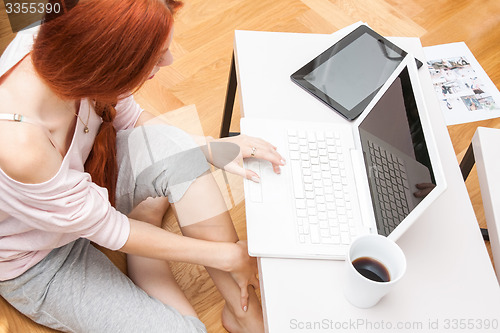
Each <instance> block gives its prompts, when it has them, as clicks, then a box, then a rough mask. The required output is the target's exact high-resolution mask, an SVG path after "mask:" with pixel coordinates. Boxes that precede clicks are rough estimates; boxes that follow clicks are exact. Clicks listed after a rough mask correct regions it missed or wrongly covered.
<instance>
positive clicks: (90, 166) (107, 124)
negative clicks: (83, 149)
mask: <svg viewBox="0 0 500 333" xmlns="http://www.w3.org/2000/svg"><path fill="white" fill-rule="evenodd" d="M115 105H116V103H113V104H109V103H102V102H99V101H96V102H95V104H94V109H95V112H96V114H97V115H98V116H99V117H101V118H102V124H101V127H100V128H99V132H98V133H97V136H96V138H95V141H94V146H93V147H92V151H91V152H90V155H89V157H88V159H87V162H85V171H86V172H88V173H90V174H91V175H92V181H93V182H94V183H96V184H97V185H99V186H101V187H105V188H106V189H107V190H108V195H109V202H111V205H113V206H115V199H116V179H117V176H118V166H117V162H116V129H115V128H114V126H113V120H114V119H115V116H116V110H115Z"/></svg>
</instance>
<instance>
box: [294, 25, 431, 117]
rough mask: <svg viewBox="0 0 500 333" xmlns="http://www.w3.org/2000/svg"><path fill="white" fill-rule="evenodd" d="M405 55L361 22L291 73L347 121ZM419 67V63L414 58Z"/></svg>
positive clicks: (377, 88)
mask: <svg viewBox="0 0 500 333" xmlns="http://www.w3.org/2000/svg"><path fill="white" fill-rule="evenodd" d="M406 55H407V53H406V52H405V51H403V50H402V49H401V48H399V47H398V46H396V45H395V44H393V43H391V42H390V41H388V40H387V39H385V38H384V37H382V36H381V35H379V34H378V33H376V32H375V31H373V30H372V29H370V28H369V27H367V26H366V25H361V26H359V27H358V28H356V29H355V30H354V31H352V32H351V33H350V34H348V35H347V36H346V37H344V38H343V39H341V40H340V41H339V42H337V43H336V44H334V45H333V46H332V47H330V48H329V49H327V50H326V51H324V52H323V53H321V54H320V55H319V56H317V57H316V58H314V59H313V60H311V61H310V62H309V63H308V64H306V65H305V66H304V67H302V68H301V69H299V70H298V71H296V72H295V73H293V74H292V75H291V79H292V81H294V82H295V83H297V84H298V85H299V86H300V87H302V88H304V89H305V90H306V91H308V92H309V93H311V94H312V95H314V96H315V97H317V98H319V99H320V100H321V101H323V102H324V103H325V104H326V105H328V106H330V107H331V108H333V109H334V110H335V111H337V112H339V113H340V114H341V115H342V116H344V117H345V118H347V119H349V120H353V119H355V118H356V117H358V116H359V115H360V114H361V113H362V112H363V111H364V109H365V108H366V106H367V105H368V104H369V103H370V101H371V99H372V98H373V97H374V96H375V94H376V93H377V92H378V91H379V90H380V88H381V87H382V86H383V85H384V83H385V82H386V80H387V79H388V78H389V76H391V74H392V73H393V72H394V70H395V69H396V67H398V65H399V64H400V63H401V61H402V60H403V59H404V57H405V56H406ZM417 65H418V67H420V66H421V65H422V63H421V62H420V61H418V60H417Z"/></svg>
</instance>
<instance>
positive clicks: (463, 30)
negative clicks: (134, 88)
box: [0, 0, 500, 333]
mask: <svg viewBox="0 0 500 333" xmlns="http://www.w3.org/2000/svg"><path fill="white" fill-rule="evenodd" d="M360 20H361V21H365V22H367V23H368V24H369V25H370V26H371V27H373V28H374V29H375V30H376V31H378V32H379V33H381V34H383V35H387V36H411V37H420V39H421V41H422V44H423V45H424V46H428V45H435V44H443V43H449V42H458V41H464V42H466V44H467V45H468V46H469V48H470V49H471V51H472V52H473V54H474V55H475V56H476V58H477V60H478V61H479V63H480V64H481V65H482V66H483V68H484V69H485V71H486V73H487V74H488V75H489V76H490V78H491V79H492V80H493V82H494V83H495V84H496V86H497V88H500V65H499V60H498V59H500V1H498V0H261V1H255V0H231V1H228V0H212V1H206V0H186V1H185V6H184V8H183V9H182V10H181V12H180V13H179V14H178V17H177V20H176V25H175V37H174V41H173V44H172V50H173V54H174V57H175V63H174V64H173V65H172V66H171V67H170V68H165V69H162V70H161V72H160V73H159V74H158V75H157V76H156V77H155V79H154V80H152V81H151V82H149V83H147V84H146V85H145V87H144V88H143V89H142V90H141V91H140V92H138V93H137V96H136V99H137V101H139V102H140V103H141V105H142V106H143V107H144V108H146V109H148V110H150V111H153V112H156V113H157V114H162V113H166V112H167V111H171V110H175V109H178V108H180V107H183V106H188V105H193V104H194V105H195V106H196V109H197V111H198V113H197V114H196V113H193V107H191V108H186V109H183V110H182V111H179V112H177V113H170V115H171V116H172V117H173V118H174V119H176V120H177V121H179V124H180V125H184V126H185V125H186V123H189V128H188V129H193V130H194V131H198V132H199V131H203V132H204V133H205V135H211V136H214V137H216V136H218V133H219V128H220V122H221V117H222V108H223V103H224V96H225V90H226V82H227V77H228V70H229V65H230V59H231V53H232V46H233V32H234V30H235V29H241V30H264V31H284V32H301V33H325V34H329V33H332V32H334V31H336V30H337V29H339V28H342V27H344V26H346V25H349V24H351V23H354V22H357V21H360ZM13 36H14V35H13V34H12V33H11V31H10V27H9V24H8V19H7V16H6V14H5V10H4V7H3V2H0V52H3V50H4V49H5V47H6V45H7V44H8V42H9V41H10V40H11V39H12V38H13ZM236 104H238V103H236ZM238 112H239V110H238V107H237V108H236V114H235V115H234V119H235V121H234V122H233V124H232V128H231V129H232V130H233V131H238V118H239V113H238ZM186 117H188V118H189V121H186V120H185V119H186ZM198 119H199V120H198ZM477 126H491V127H500V121H499V120H498V119H496V120H490V121H482V122H478V123H470V124H466V125H456V126H452V127H450V128H449V132H450V135H451V138H452V142H453V145H454V148H455V152H456V155H457V159H458V160H460V158H461V156H462V155H463V154H464V152H465V149H466V148H467V146H468V144H469V142H470V139H471V138H472V135H473V133H474V131H475V129H476V127H477ZM217 177H218V178H219V179H222V178H221V175H217ZM230 183H231V187H230V188H229V189H226V186H225V185H224V182H223V181H221V189H222V190H223V191H224V192H225V193H226V195H227V193H231V194H232V196H227V198H228V199H227V202H228V207H229V208H230V209H231V210H230V212H231V215H232V217H233V220H234V223H235V225H236V228H237V231H238V233H239V235H240V237H241V238H245V237H246V235H245V215H244V203H243V202H242V194H241V179H236V180H235V179H234V178H232V179H231V182H230ZM467 187H468V190H469V193H470V196H471V200H472V203H473V206H474V209H475V211H476V213H477V217H478V221H479V224H480V225H482V226H484V224H485V222H484V213H483V211H482V208H481V205H482V203H481V197H480V192H479V186H478V182H477V176H476V173H475V170H473V171H472V173H471V176H470V177H469V179H468V180H467ZM165 223H166V225H167V226H166V227H169V228H172V230H176V228H175V221H174V219H173V217H172V216H168V218H167V219H166V221H165ZM112 255H113V256H115V258H117V261H118V262H120V264H119V266H120V268H121V269H122V270H125V269H126V267H124V265H123V261H122V260H121V259H122V258H121V256H120V255H119V254H112ZM173 267H174V270H175V272H176V277H177V278H178V281H179V283H180V285H181V286H182V288H184V290H185V292H186V294H187V296H188V298H189V299H190V300H191V301H192V303H193V304H194V306H195V309H196V310H197V312H198V313H199V316H200V318H201V320H202V321H203V322H205V323H206V325H207V328H208V330H209V332H225V330H224V329H223V327H222V325H221V323H220V313H221V310H222V306H223V302H222V299H221V297H220V295H219V294H218V292H217V290H216V289H215V288H214V286H213V283H212V282H211V280H210V279H209V278H208V275H207V273H206V272H205V270H204V269H203V268H202V267H197V266H191V265H185V264H174V265H173ZM290 297H293V291H291V295H290ZM49 331H50V330H48V329H45V328H41V327H39V326H37V325H36V324H34V323H32V322H31V321H30V320H28V319H26V318H25V317H23V316H22V315H20V314H19V313H18V312H17V311H16V310H14V309H13V308H11V307H10V306H9V305H7V304H6V303H5V301H4V300H3V299H1V298H0V333H3V332H16V333H17V332H49Z"/></svg>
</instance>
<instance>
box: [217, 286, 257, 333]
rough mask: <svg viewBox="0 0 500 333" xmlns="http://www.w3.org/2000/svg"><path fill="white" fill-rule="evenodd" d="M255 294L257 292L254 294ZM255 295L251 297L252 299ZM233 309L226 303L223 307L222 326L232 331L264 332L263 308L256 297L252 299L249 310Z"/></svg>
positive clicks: (245, 332)
mask: <svg viewBox="0 0 500 333" xmlns="http://www.w3.org/2000/svg"><path fill="white" fill-rule="evenodd" d="M254 296H255V294H254ZM252 298H253V297H251V299H252ZM236 312H237V314H236V313H234V311H232V310H231V308H230V306H228V305H227V304H226V305H224V309H222V326H224V328H225V329H226V330H227V331H228V332H230V333H259V332H264V320H263V317H262V308H261V306H260V303H259V301H258V300H257V298H256V297H255V298H254V300H253V302H252V301H250V302H249V305H248V311H247V312H243V310H239V309H238V311H236Z"/></svg>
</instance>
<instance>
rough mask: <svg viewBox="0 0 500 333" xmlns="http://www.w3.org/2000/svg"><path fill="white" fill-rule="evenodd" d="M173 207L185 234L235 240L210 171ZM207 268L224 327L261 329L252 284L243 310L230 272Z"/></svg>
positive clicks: (258, 305)
mask: <svg viewBox="0 0 500 333" xmlns="http://www.w3.org/2000/svg"><path fill="white" fill-rule="evenodd" d="M172 208H173V209H174V213H175V215H176V217H177V220H178V221H179V224H180V226H181V230H182V233H183V234H184V235H186V236H188V237H193V238H198V239H205V240H212V241H225V242H237V241H238V235H237V234H236V231H235V229H234V225H233V222H232V220H231V216H230V215H229V212H228V211H227V208H226V206H225V202H224V199H223V197H222V195H221V194H220V191H219V188H218V186H217V183H216V182H215V180H214V178H213V177H212V175H211V174H208V175H205V176H202V177H200V178H198V179H197V180H196V181H195V182H193V183H192V185H191V186H190V187H189V189H188V191H187V192H186V193H185V194H184V196H183V198H182V199H181V200H180V201H178V202H176V203H175V204H173V205H172ZM206 269H207V271H208V273H209V275H210V276H211V278H212V279H213V281H214V283H215V286H216V287H217V289H218V290H219V292H220V293H221V295H222V297H223V298H224V299H225V301H226V305H225V307H224V310H223V312H222V324H223V325H224V327H225V328H226V329H227V330H228V331H230V332H233V333H236V332H252V333H257V332H264V325H263V318H262V308H261V305H260V302H259V300H258V298H257V295H256V294H255V292H254V291H253V289H252V287H250V288H249V289H252V290H249V294H250V297H249V302H248V310H247V312H244V311H243V310H242V309H241V305H240V288H239V287H238V285H237V284H236V282H235V281H234V279H233V278H232V277H231V275H230V274H229V273H227V272H223V271H220V270H216V269H213V268H210V267H206Z"/></svg>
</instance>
